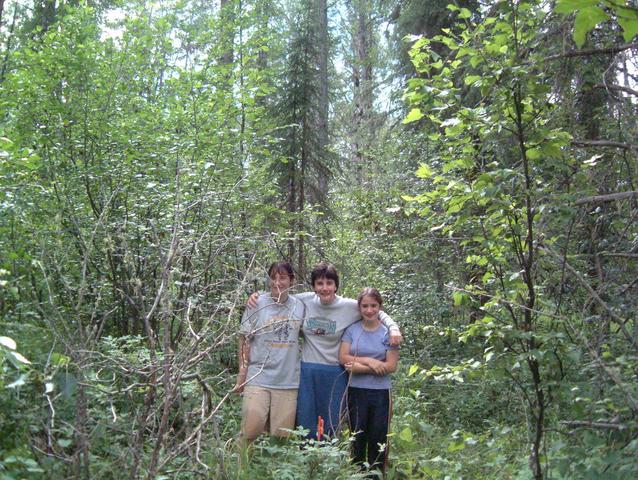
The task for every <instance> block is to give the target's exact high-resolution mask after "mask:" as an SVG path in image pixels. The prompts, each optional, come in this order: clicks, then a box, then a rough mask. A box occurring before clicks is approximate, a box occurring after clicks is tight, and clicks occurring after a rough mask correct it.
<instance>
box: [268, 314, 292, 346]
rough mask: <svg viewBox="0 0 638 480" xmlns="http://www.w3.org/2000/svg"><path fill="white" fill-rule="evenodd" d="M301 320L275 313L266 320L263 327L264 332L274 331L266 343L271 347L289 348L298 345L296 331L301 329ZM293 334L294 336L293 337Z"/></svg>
mask: <svg viewBox="0 0 638 480" xmlns="http://www.w3.org/2000/svg"><path fill="white" fill-rule="evenodd" d="M300 326H301V322H300V321H299V320H297V319H295V318H290V317H289V316H287V315H275V316H272V317H270V318H269V319H268V320H266V323H265V325H264V327H263V328H262V329H261V332H260V333H262V334H268V333H272V334H274V335H272V336H271V337H270V338H269V339H268V340H266V345H267V346H269V347H271V348H289V347H292V346H296V345H297V335H296V332H298V331H299V327H300ZM291 336H292V338H291Z"/></svg>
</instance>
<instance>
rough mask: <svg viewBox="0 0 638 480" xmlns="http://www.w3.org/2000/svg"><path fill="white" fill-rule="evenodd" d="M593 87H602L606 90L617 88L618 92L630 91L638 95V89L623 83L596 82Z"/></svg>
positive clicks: (631, 93)
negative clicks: (625, 85)
mask: <svg viewBox="0 0 638 480" xmlns="http://www.w3.org/2000/svg"><path fill="white" fill-rule="evenodd" d="M592 88H602V89H604V90H615V91H618V92H625V93H628V94H629V95H634V96H636V97H638V90H634V89H633V88H629V87H624V86H622V85H614V84H607V83H595V84H594V85H592Z"/></svg>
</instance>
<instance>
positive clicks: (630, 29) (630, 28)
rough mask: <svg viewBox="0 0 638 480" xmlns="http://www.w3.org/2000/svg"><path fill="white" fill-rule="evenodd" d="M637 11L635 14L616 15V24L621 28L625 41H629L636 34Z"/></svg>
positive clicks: (637, 29)
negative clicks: (630, 15) (631, 15)
mask: <svg viewBox="0 0 638 480" xmlns="http://www.w3.org/2000/svg"><path fill="white" fill-rule="evenodd" d="M637 17H638V13H637V14H636V16H634V17H633V18H632V17H629V16H620V15H619V16H618V25H620V27H621V28H622V36H623V39H624V40H625V42H631V41H632V40H633V39H634V37H635V36H636V35H638V18H637Z"/></svg>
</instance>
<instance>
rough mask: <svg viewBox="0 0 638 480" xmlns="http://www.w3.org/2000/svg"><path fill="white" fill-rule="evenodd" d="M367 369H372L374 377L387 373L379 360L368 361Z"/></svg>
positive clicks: (383, 364) (371, 359)
mask: <svg viewBox="0 0 638 480" xmlns="http://www.w3.org/2000/svg"><path fill="white" fill-rule="evenodd" d="M367 364H368V367H370V368H371V369H372V371H373V372H374V374H375V375H385V374H386V373H388V369H387V367H386V365H385V363H384V362H382V361H381V360H376V359H374V358H370V359H368V362H367Z"/></svg>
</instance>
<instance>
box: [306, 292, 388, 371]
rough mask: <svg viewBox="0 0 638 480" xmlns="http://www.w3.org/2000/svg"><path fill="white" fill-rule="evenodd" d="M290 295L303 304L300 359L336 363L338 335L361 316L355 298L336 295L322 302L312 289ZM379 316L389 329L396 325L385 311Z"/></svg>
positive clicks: (327, 363)
mask: <svg viewBox="0 0 638 480" xmlns="http://www.w3.org/2000/svg"><path fill="white" fill-rule="evenodd" d="M294 297H295V298H297V299H299V300H301V301H302V302H304V303H305V304H306V307H307V311H306V319H305V321H304V324H303V328H302V333H303V336H304V344H303V348H302V349H301V360H302V361H304V362H310V363H321V364H324V365H339V344H340V343H341V336H342V335H343V332H344V331H345V330H346V328H348V327H349V326H350V325H352V324H353V323H354V322H356V321H358V320H360V319H361V314H360V313H359V305H358V304H357V301H356V300H352V299H350V298H343V297H340V296H339V295H337V296H336V298H335V299H334V300H333V301H332V302H330V303H328V304H325V305H324V304H323V303H321V301H320V300H319V297H318V296H317V295H316V294H315V293H314V292H305V293H298V294H296V295H294ZM379 318H380V319H381V321H382V322H383V323H384V324H385V325H386V326H388V327H389V328H391V329H392V328H397V329H398V328H399V327H398V325H397V324H396V322H395V321H394V320H392V318H390V316H389V315H387V314H386V313H385V312H379Z"/></svg>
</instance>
